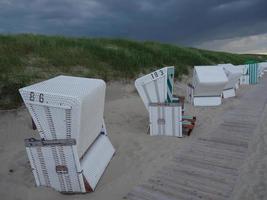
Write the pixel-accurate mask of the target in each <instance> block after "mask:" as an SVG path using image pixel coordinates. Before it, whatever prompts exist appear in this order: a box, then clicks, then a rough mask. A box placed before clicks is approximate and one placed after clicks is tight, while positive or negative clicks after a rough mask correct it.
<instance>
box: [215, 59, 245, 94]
mask: <svg viewBox="0 0 267 200" xmlns="http://www.w3.org/2000/svg"><path fill="white" fill-rule="evenodd" d="M218 66H219V67H222V68H223V70H224V72H225V74H226V76H227V78H228V83H227V84H226V85H225V87H224V89H225V90H227V89H232V88H235V84H236V83H237V82H238V80H239V78H240V77H241V76H242V69H241V68H239V67H236V66H234V65H232V64H220V65H218Z"/></svg>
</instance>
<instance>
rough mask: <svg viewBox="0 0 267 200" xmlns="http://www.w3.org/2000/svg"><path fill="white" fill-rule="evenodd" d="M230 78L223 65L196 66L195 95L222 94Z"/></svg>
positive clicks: (214, 95) (194, 76)
mask: <svg viewBox="0 0 267 200" xmlns="http://www.w3.org/2000/svg"><path fill="white" fill-rule="evenodd" d="M227 82H228V78H227V76H226V74H225V72H224V70H223V69H222V68H221V67H218V66H195V67H194V73H193V87H194V96H195V97H216V96H221V94H222V91H223V89H224V87H225V85H226V84H227Z"/></svg>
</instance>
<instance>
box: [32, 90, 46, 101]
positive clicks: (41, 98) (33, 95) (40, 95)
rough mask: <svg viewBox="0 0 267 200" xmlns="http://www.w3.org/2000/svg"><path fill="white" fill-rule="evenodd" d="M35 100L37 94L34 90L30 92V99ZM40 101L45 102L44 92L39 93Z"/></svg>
mask: <svg viewBox="0 0 267 200" xmlns="http://www.w3.org/2000/svg"><path fill="white" fill-rule="evenodd" d="M34 100H35V94H34V92H31V93H30V101H34ZM39 102H40V103H43V102H44V94H43V93H40V94H39Z"/></svg>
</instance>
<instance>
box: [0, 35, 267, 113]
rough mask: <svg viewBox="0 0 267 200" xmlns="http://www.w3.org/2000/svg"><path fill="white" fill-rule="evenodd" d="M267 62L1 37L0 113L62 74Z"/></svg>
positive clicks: (115, 42)
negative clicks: (28, 88)
mask: <svg viewBox="0 0 267 200" xmlns="http://www.w3.org/2000/svg"><path fill="white" fill-rule="evenodd" d="M266 58H267V57H265V56H260V55H237V54H230V53H224V52H212V51H206V50H200V49H195V48H185V47H179V46H174V45H169V44H161V43H157V42H136V41H130V40H123V39H103V38H100V39H92V38H68V37H62V36H44V35H33V34H20V35H0V109H10V108H16V107H18V106H19V105H20V103H21V100H20V96H19V95H18V89H19V88H20V87H23V86H25V85H28V84H31V83H35V82H38V81H40V80H44V79H48V78H51V77H54V76H56V75H59V74H66V75H74V76H82V77H96V78H102V79H104V80H106V81H109V80H118V79H120V80H121V79H122V80H130V79H133V78H135V77H137V76H138V75H139V74H140V73H146V72H148V71H150V70H152V69H156V68H160V67H162V66H166V65H174V66H176V76H177V77H180V76H181V75H183V74H187V73H188V71H189V69H190V68H192V67H193V66H194V65H205V64H208V65H211V64H217V63H229V62H230V63H233V64H243V63H245V62H246V61H247V60H251V59H253V60H257V61H261V60H266Z"/></svg>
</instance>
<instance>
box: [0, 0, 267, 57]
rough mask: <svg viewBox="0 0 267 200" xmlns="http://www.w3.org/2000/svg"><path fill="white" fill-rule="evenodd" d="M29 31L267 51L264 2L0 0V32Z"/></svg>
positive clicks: (219, 0) (248, 0) (214, 0)
mask: <svg viewBox="0 0 267 200" xmlns="http://www.w3.org/2000/svg"><path fill="white" fill-rule="evenodd" d="M29 32H30V33H41V34H63V35H66V36H89V37H91V36H93V37H123V38H130V39H138V40H156V41H160V42H167V43H173V44H178V45H179V44H180V45H185V46H193V47H200V48H207V49H213V50H221V51H230V52H241V53H248V52H252V53H267V0H95V1H94V0H0V33H29Z"/></svg>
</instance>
